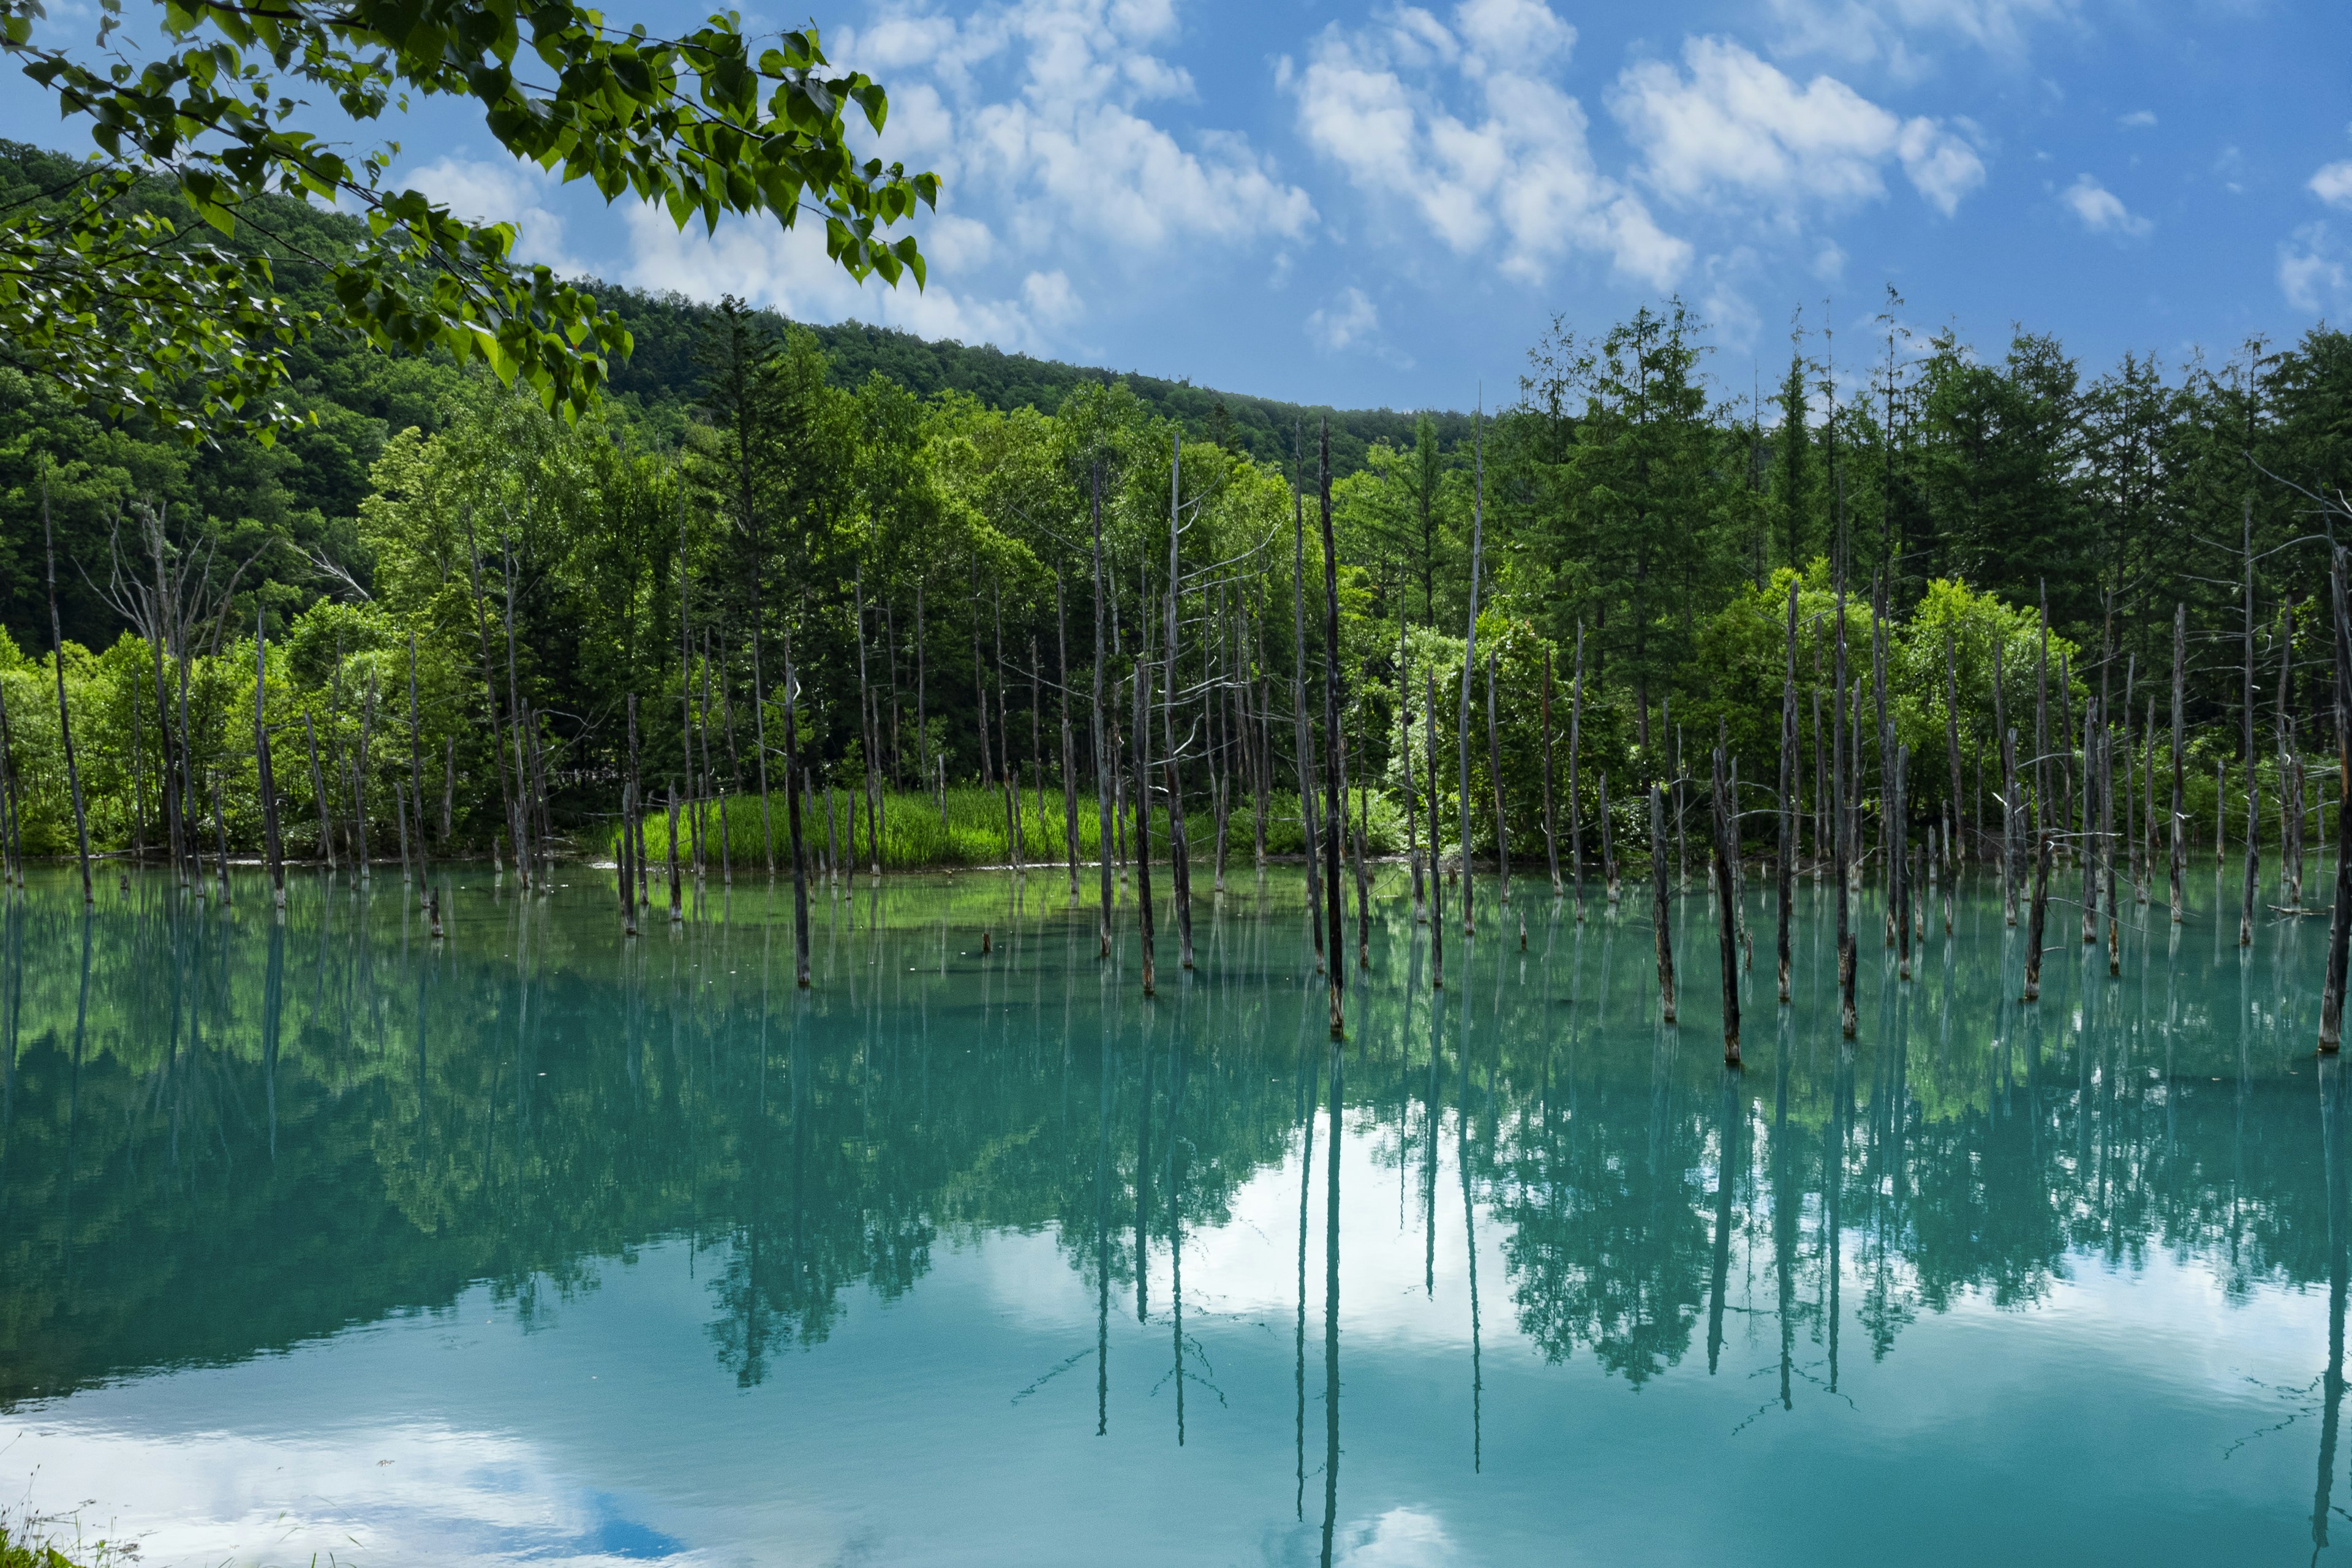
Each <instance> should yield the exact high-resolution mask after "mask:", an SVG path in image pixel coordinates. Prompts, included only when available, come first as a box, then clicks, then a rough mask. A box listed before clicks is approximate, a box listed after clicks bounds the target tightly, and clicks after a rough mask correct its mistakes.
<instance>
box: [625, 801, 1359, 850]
mask: <svg viewBox="0 0 2352 1568" xmlns="http://www.w3.org/2000/svg"><path fill="white" fill-rule="evenodd" d="M852 798H853V797H851V796H849V795H845V794H844V793H843V792H841V791H839V790H835V792H834V810H835V831H836V833H838V834H841V835H843V837H842V840H841V847H842V854H843V858H844V859H845V860H846V859H847V858H848V851H849V844H848V840H847V837H846V833H847V825H846V823H845V822H843V821H842V814H844V813H845V811H846V809H847V807H848V806H849V805H850V804H851V801H852ZM1185 804H1186V805H1187V806H1189V807H1192V809H1190V810H1187V811H1186V813H1185V815H1184V828H1185V837H1187V839H1188V840H1189V841H1190V845H1191V850H1192V863H1193V866H1194V867H1195V868H1196V872H1201V871H1204V870H1205V868H1207V867H1208V866H1209V865H1210V863H1211V858H1212V856H1213V853H1214V850H1215V843H1214V837H1213V836H1214V833H1215V826H1216V818H1215V814H1214V813H1213V812H1212V811H1211V810H1210V808H1209V802H1208V798H1207V795H1206V793H1205V792H1202V793H1201V794H1200V795H1196V796H1195V797H1194V798H1193V799H1191V800H1188V801H1187V802H1186V803H1185ZM857 805H858V808H859V810H858V819H857V849H858V854H857V860H858V864H859V865H861V866H862V865H864V864H865V863H866V816H865V809H864V802H863V801H862V800H859V801H857ZM940 805H941V802H940V798H939V797H938V796H935V795H926V794H916V793H914V792H911V791H907V792H900V791H892V792H891V793H890V795H889V796H888V798H887V801H886V802H885V803H884V805H883V811H882V816H883V821H882V863H883V865H884V867H885V868H902V869H904V868H919V867H954V866H1003V865H1007V864H1009V863H1010V862H1011V859H1012V853H1011V847H1010V838H1011V836H1010V833H1009V831H1008V828H1007V824H1006V820H1005V804H1004V794H1003V791H1001V790H988V789H982V788H979V787H977V786H974V785H968V784H967V785H961V786H952V787H950V789H949V790H948V791H947V794H946V799H945V806H946V809H945V811H944V812H942V811H941V809H940ZM1038 805H1039V801H1038V797H1037V794H1036V791H1035V790H1034V787H1033V788H1032V789H1030V790H1029V791H1028V792H1026V793H1025V794H1024V795H1023V797H1022V807H1021V858H1022V860H1023V861H1024V863H1025V864H1027V865H1031V866H1041V865H1059V864H1064V863H1066V861H1067V859H1068V852H1067V850H1066V847H1065V837H1064V833H1063V822H1062V796H1061V792H1060V791H1058V790H1055V789H1050V788H1049V789H1048V790H1047V791H1046V793H1045V801H1044V805H1045V811H1044V814H1043V816H1042V819H1041V817H1040V814H1039V811H1038ZM768 808H769V813H770V816H771V819H772V824H773V832H774V836H775V855H776V863H777V865H778V867H779V868H782V866H784V865H785V864H786V862H787V857H788V854H789V851H788V850H787V848H786V844H787V842H788V840H787V836H786V835H787V830H786V828H785V826H784V798H783V796H782V794H781V793H779V794H776V795H771V796H770V797H769V802H768ZM697 809H698V811H699V813H700V815H701V818H702V842H703V862H704V866H705V868H706V869H709V868H713V867H716V866H717V865H718V863H719V803H718V801H716V800H709V801H704V802H701V803H700V804H699V805H698V807H697ZM726 815H727V850H728V857H729V858H730V861H731V862H732V863H733V865H734V868H735V869H736V870H738V871H749V870H762V869H764V868H765V866H766V863H767V847H766V845H765V843H764V841H763V838H762V833H761V820H760V797H759V796H758V795H730V796H728V797H727V813H726ZM1100 820H1101V818H1100V816H1099V814H1098V813H1097V809H1096V805H1095V797H1094V796H1093V795H1080V796H1079V797H1078V858H1079V859H1080V860H1081V861H1089V862H1090V861H1092V860H1094V859H1096V858H1097V853H1096V851H1097V839H1098V838H1099V837H1100V831H1099V824H1100ZM1252 820H1253V819H1252V808H1251V803H1250V802H1249V801H1248V800H1247V799H1246V798H1244V799H1240V800H1237V801H1235V802H1234V808H1233V812H1232V815H1231V816H1229V817H1228V818H1227V820H1226V824H1225V855H1226V865H1227V867H1228V868H1232V867H1234V866H1237V865H1246V864H1248V863H1249V861H1250V858H1251V856H1252V854H1253V853H1254V852H1255V834H1254V831H1253V828H1252ZM1370 820H1371V832H1370V846H1371V850H1372V853H1373V854H1375V855H1392V854H1396V853H1399V852H1401V851H1402V849H1403V848H1404V812H1403V808H1402V807H1401V806H1398V805H1393V804H1392V803H1391V802H1390V801H1389V800H1388V799H1387V797H1385V796H1383V795H1377V794H1376V795H1373V796H1372V797H1371V816H1370ZM1151 826H1152V834H1151V847H1152V858H1153V859H1154V860H1164V859H1166V858H1167V854H1168V843H1167V840H1168V834H1167V820H1166V817H1165V816H1164V815H1162V814H1160V813H1157V812H1155V813H1154V814H1153V817H1152V825H1151ZM1126 831H1127V835H1128V846H1129V847H1128V852H1129V854H1130V855H1132V854H1133V853H1134V832H1135V826H1134V824H1133V823H1132V822H1131V821H1130V822H1129V824H1128V825H1127V830H1126ZM802 832H803V837H804V839H805V841H806V843H807V845H808V846H809V847H810V848H812V849H813V850H815V851H819V852H822V851H823V850H824V848H825V844H826V839H825V820H824V796H822V795H819V796H818V797H817V799H816V803H815V809H814V811H811V812H809V813H807V814H806V815H805V816H803V819H802ZM693 843H694V838H693V833H692V831H691V826H690V825H689V823H688V817H687V815H686V812H685V810H684V809H683V808H682V809H681V810H680V812H679V815H678V846H677V848H678V858H679V859H680V860H681V861H684V860H685V859H686V858H688V856H690V854H691V853H692V850H693ZM619 844H620V839H619V836H618V834H617V833H614V834H612V835H609V836H608V837H606V838H605V839H604V843H603V850H604V853H605V854H606V855H611V854H614V852H615V851H616V850H617V849H618V847H619ZM1265 848H1266V853H1267V854H1269V855H1297V854H1299V853H1301V852H1302V851H1303V850H1304V848H1305V841H1304V838H1303V837H1302V835H1301V834H1300V831H1299V826H1298V797H1297V795H1296V794H1286V795H1273V796H1270V797H1269V798H1268V800H1267V802H1266V824H1265ZM646 853H647V854H648V855H649V856H651V857H652V858H653V859H654V861H655V862H656V864H659V863H661V862H662V861H664V860H666V859H667V858H668V854H669V814H668V813H667V810H664V811H659V812H654V813H651V814H649V815H647V816H646Z"/></svg>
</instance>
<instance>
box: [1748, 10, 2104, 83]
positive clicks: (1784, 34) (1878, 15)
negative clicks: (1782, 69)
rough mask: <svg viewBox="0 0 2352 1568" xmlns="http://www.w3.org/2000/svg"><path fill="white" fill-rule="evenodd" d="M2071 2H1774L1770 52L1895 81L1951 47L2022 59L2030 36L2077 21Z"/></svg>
mask: <svg viewBox="0 0 2352 1568" xmlns="http://www.w3.org/2000/svg"><path fill="white" fill-rule="evenodd" d="M1771 12H1772V16H1773V19H1774V21H1776V22H1777V23H1778V24H1779V27H1778V30H1777V32H1776V34H1775V36H1774V38H1773V52H1774V53H1776V54H1779V55H1783V56H1791V55H1804V56H1820V57H1822V58H1828V59H1833V60H1839V61H1842V62H1844V63H1846V64H1849V65H1870V66H1875V67H1878V68H1881V69H1884V70H1885V71H1886V72H1887V73H1888V74H1890V75H1891V76H1893V77H1895V79H1898V80H1916V79H1918V78H1920V77H1923V76H1925V75H1927V73H1928V72H1929V71H1930V70H1931V69H1932V68H1933V58H1932V56H1931V55H1930V54H1929V52H1928V51H1929V50H1930V49H1931V48H1933V47H1937V46H1938V45H1941V44H1944V43H1947V42H1952V43H1958V44H1961V45H1965V46H1968V47H1974V48H1977V49H1980V50H1982V51H1983V52H1985V53H1987V54H1990V55H1993V56H1997V57H2000V58H2004V59H2010V60H2015V59H2020V58H2023V56H2024V55H2025V53H2026V46H2027V41H2028V34H2029V33H2030V32H2031V31H2032V29H2033V28H2035V27H2037V26H2043V25H2046V24H2048V23H2052V22H2055V21H2061V20H2063V19H2065V18H2067V17H2069V16H2072V15H2073V13H2074V0H1771Z"/></svg>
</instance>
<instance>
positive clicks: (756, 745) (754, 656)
mask: <svg viewBox="0 0 2352 1568" xmlns="http://www.w3.org/2000/svg"><path fill="white" fill-rule="evenodd" d="M919 602H920V601H919V600H918V603H919ZM915 624H916V626H918V627H919V626H921V625H922V622H921V620H920V618H918V619H917V621H916V623H915ZM916 646H917V647H920V646H921V645H920V644H917V645H916ZM919 657H920V656H918V659H919ZM916 668H918V669H920V668H922V667H921V664H920V663H919V662H918V664H917V665H916ZM916 689H917V690H918V691H920V690H921V689H922V688H921V687H920V686H918V687H917V688H916ZM751 745H752V748H753V750H754V751H756V752H758V754H759V758H760V852H761V855H762V856H763V857H764V858H765V860H766V863H767V868H768V877H769V879H770V880H773V879H774V878H775V875H776V824H775V818H774V817H773V816H772V815H771V814H770V812H769V810H768V694H767V691H766V690H765V689H764V688H763V687H762V685H761V677H760V627H759V624H758V623H757V622H754V623H753V624H752V626H751ZM784 776H785V777H787V778H790V777H791V776H792V771H791V769H790V768H787V769H786V770H785V773H784Z"/></svg>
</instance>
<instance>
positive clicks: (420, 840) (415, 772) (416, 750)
mask: <svg viewBox="0 0 2352 1568" xmlns="http://www.w3.org/2000/svg"><path fill="white" fill-rule="evenodd" d="M419 712H420V710H419V709H418V707H417V702H416V634H415V632H413V631H412V632H410V633H409V634H408V793H409V794H410V795H412V796H414V797H415V802H416V887H417V897H418V899H419V900H422V899H423V898H424V896H425V891H424V889H425V883H426V881H427V880H428V874H427V871H426V868H425V769H424V765H423V764H422V763H420V762H419V761H418V756H419V754H420V753H421V752H423V750H424V746H425V731H424V724H423V721H422V720H421V718H420V717H419ZM265 809H266V808H265ZM271 831H272V834H273V836H274V834H275V831H276V829H275V827H274V826H273V827H272V829H271ZM280 901H281V902H282V901H283V900H280Z"/></svg>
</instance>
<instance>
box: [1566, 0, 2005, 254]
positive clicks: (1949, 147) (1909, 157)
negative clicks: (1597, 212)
mask: <svg viewBox="0 0 2352 1568" xmlns="http://www.w3.org/2000/svg"><path fill="white" fill-rule="evenodd" d="M1683 60H1684V64H1685V67H1687V68H1688V73H1689V74H1688V75H1686V76H1685V74H1683V73H1682V72H1681V71H1678V70H1676V69H1675V68H1674V67H1673V66H1671V65H1669V64H1666V63H1665V62H1664V61H1660V60H1651V61H1644V62H1642V63H1640V64H1636V65H1633V66H1629V67H1627V68H1625V70H1624V71H1623V72H1622V74H1620V76H1619V77H1618V79H1617V85H1616V87H1615V88H1614V89H1612V92H1611V94H1610V97H1609V109H1610V112H1611V113H1612V114H1613V115H1614V116H1615V117H1616V118H1617V120H1618V121H1619V122H1620V123H1622V125H1623V126H1624V127H1625V132H1626V134H1627V136H1628V137H1629V138H1630V139H1631V140H1632V141H1633V144H1634V145H1635V146H1636V147H1638V148H1639V149H1640V150H1641V152H1642V155H1643V177H1644V178H1645V179H1646V180H1647V181H1648V182H1649V183H1650V184H1651V185H1653V186H1654V187H1655V188H1656V189H1657V190H1658V191H1660V192H1661V193H1662V194H1664V195H1667V196H1669V197H1671V198H1673V199H1674V200H1675V201H1677V202H1680V203H1683V204H1685V205H1699V204H1703V203H1710V202H1714V201H1717V200H1718V199H1719V198H1720V197H1721V196H1723V195H1727V194H1730V195H1747V196H1753V197H1759V198H1761V199H1763V200H1764V201H1766V202H1767V203H1769V204H1772V205H1776V206H1778V207H1779V208H1780V214H1779V216H1780V217H1781V219H1782V220H1783V221H1786V220H1788V219H1790V218H1792V217H1793V216H1794V214H1793V211H1792V210H1791V209H1793V208H1795V207H1797V206H1799V205H1803V204H1808V203H1810V204H1812V205H1819V206H1821V207H1822V208H1825V209H1827V210H1830V211H1837V210H1840V209H1843V208H1848V207H1852V206H1854V205H1859V204H1861V203H1863V202H1866V201H1873V200H1875V199H1877V198H1878V197H1880V196H1883V195H1885V190H1886V187H1885V180H1884V178H1883V177H1882V170H1883V169H1884V168H1885V165H1886V164H1887V163H1890V162H1895V161H1899V162H1900V163H1902V165H1903V169H1904V173H1905V174H1906V175H1907V176H1908V177H1909V179H1910V181H1911V184H1912V185H1913V186H1914V187H1915V188H1916V190H1917V191H1918V192H1919V194H1920V195H1922V196H1923V197H1925V198H1926V199H1927V202H1928V203H1929V204H1930V205H1933V206H1934V207H1936V208H1937V210H1938V211H1939V212H1942V213H1943V214H1945V215H1946V216H1950V214H1951V213H1952V212H1953V211H1954V210H1955V208H1957V207H1958V204H1959V200H1960V198H1961V197H1962V196H1963V195H1967V194H1968V193H1969V191H1971V190H1973V189H1975V188H1976V187H1977V186H1978V185H1979V184H1983V182H1984V173H1985V171H1984V163H1983V161H1982V160H1981V159H1979V157H1978V156H1977V153H1976V151H1975V149H1974V148H1972V147H1970V146H1969V143H1968V142H1965V141H1963V140H1962V139H1961V138H1960V137H1958V135H1956V134H1954V133H1953V132H1951V131H1949V130H1948V129H1946V128H1945V127H1944V126H1943V125H1941V124H1939V123H1938V122H1937V121H1932V120H1927V119H1914V120H1910V121H1905V120H1902V119H1900V118H1899V117H1897V116H1896V115H1895V114H1894V113H1893V112H1891V111H1890V110H1885V109H1884V108H1881V107H1880V106H1879V105H1877V104H1875V103H1873V102H1871V101H1870V100H1868V99H1865V98H1864V97H1863V96H1862V95H1861V94H1860V93H1857V92H1855V91H1854V90H1853V89H1852V88H1850V87H1848V86H1846V85H1845V84H1844V83H1843V82H1842V81H1839V80H1837V79H1835V78H1833V77H1829V76H1816V77H1815V78H1813V79H1812V80H1811V81H1809V82H1807V83H1805V84H1804V85H1803V86H1802V87H1800V86H1798V84H1797V83H1796V82H1795V81H1794V80H1792V79H1790V78H1789V77H1788V76H1787V75H1785V74H1784V73H1782V72H1781V71H1780V68H1778V67H1775V66H1773V65H1771V64H1769V63H1768V62H1767V61H1764V60H1762V59H1759V58H1757V57H1756V56H1755V55H1754V54H1752V53H1750V52H1749V51H1748V49H1746V48H1744V47H1741V46H1740V45H1739V44H1738V43H1735V42H1733V41H1732V40H1730V39H1727V38H1720V37H1705V38H1692V39H1690V40H1688V41H1687V42H1686V43H1685V45H1684V46H1683Z"/></svg>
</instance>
